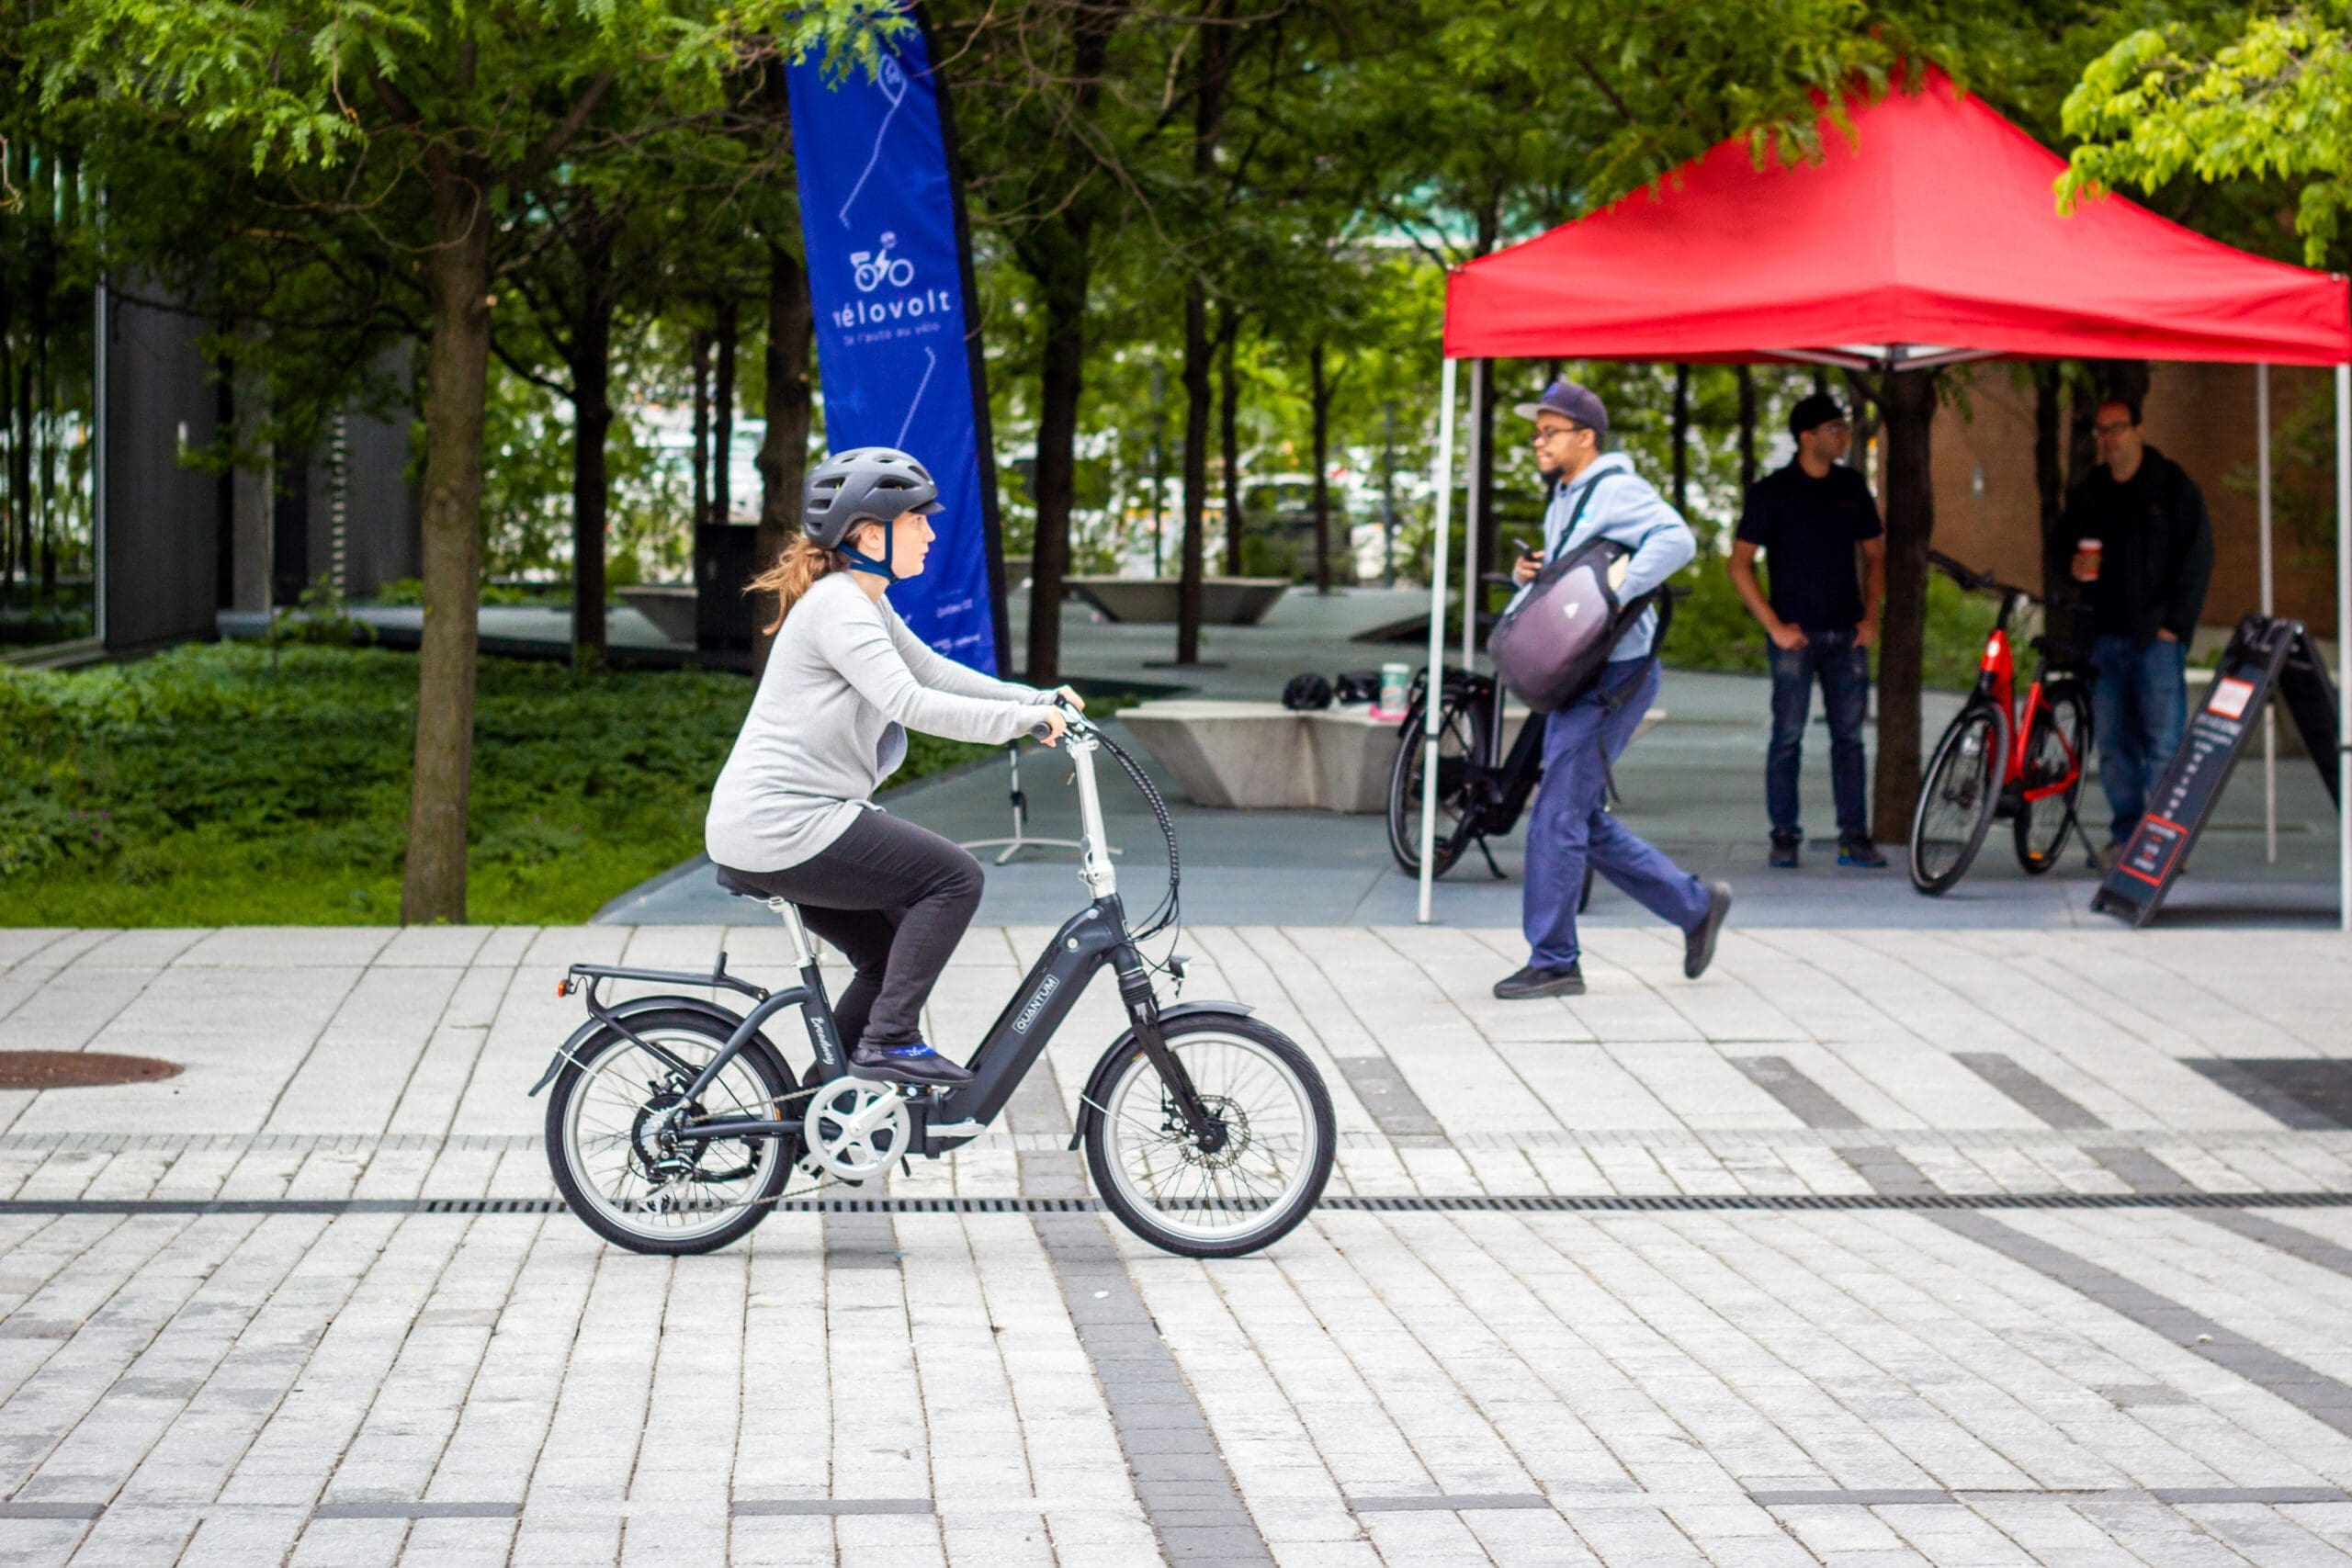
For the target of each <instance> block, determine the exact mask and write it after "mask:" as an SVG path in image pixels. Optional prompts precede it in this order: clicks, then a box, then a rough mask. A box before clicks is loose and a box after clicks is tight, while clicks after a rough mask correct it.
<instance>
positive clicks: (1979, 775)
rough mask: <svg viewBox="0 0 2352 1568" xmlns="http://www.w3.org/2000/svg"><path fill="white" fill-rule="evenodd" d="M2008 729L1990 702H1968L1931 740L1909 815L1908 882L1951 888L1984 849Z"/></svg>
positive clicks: (1933, 890) (1922, 887)
mask: <svg viewBox="0 0 2352 1568" xmlns="http://www.w3.org/2000/svg"><path fill="white" fill-rule="evenodd" d="M2008 765H2009V727H2008V724H2007V721H2006V720H2005V719H2003V717H2002V716H2001V714H2000V710H1999V709H1997V708H1996V707H1994V706H1993V705H1992V704H1990V703H1977V702H1972V703H1970V704H1969V705H1967V706H1966V707H1964V708H1962V709H1961V710H1960V716H1959V717H1958V718H1955V719H1953V720H1952V721H1951V728H1949V729H1947V730H1945V731H1944V737H1943V739H1941V740H1939V741H1938V742H1937V743H1936V754H1935V756H1934V757H1933V758H1932V759H1931V760H1930V761H1928V776H1927V778H1926V779H1925V780H1924V781H1923V782H1922V783H1921V784H1920V786H1919V807H1918V809H1917V811H1916V812H1914V813H1913V814H1912V818H1911V886H1914V887H1917V889H1918V890H1919V891H1920V892H1922V893H1927V894H1931V895H1932V894H1941V893H1945V892H1948V891H1950V889H1951V886H1953V885H1954V884H1955V883H1957V882H1958V881H1959V880H1960V879H1961V878H1962V876H1965V875H1966V874H1968V868H1969V866H1970V864H1972V863H1973V862H1974V861H1975V859H1976V852H1977V851H1978V850H1980V849H1982V848H1983V847H1984V844H1985V829H1988V828H1990V827H1992V825H1993V813H1994V810H1995V809H1996V807H1998V806H1999V805H2000V800H2001V780H2002V778H2003V776H2004V775H2005V774H2006V773H2007V772H2008Z"/></svg>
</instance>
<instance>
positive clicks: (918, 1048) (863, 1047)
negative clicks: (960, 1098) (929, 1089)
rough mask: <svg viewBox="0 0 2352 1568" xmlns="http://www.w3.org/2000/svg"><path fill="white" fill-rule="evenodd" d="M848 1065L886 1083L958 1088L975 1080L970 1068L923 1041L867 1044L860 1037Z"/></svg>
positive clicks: (859, 1075) (862, 1074) (858, 1072)
mask: <svg viewBox="0 0 2352 1568" xmlns="http://www.w3.org/2000/svg"><path fill="white" fill-rule="evenodd" d="M849 1066H850V1071H852V1072H854V1073H855V1074H856V1075H857V1076H858V1077H862V1078H879V1079H881V1080H882V1081H883V1082H884V1083H903V1084H915V1085H918V1086H921V1085H933V1086H936V1087H939V1088H943V1089H955V1088H957V1087H959V1086H961V1085H964V1084H967V1083H970V1082H971V1081H972V1075H971V1072H970V1070H969V1069H967V1068H966V1067H963V1066H958V1065H957V1064H956V1063H954V1062H951V1061H949V1060H948V1059H947V1058H946V1057H944V1056H943V1055H940V1054H939V1053H938V1052H936V1051H934V1050H933V1049H932V1048H931V1047H930V1046H928V1045H925V1044H923V1043H922V1042H921V1041H917V1042H916V1043H914V1044H912V1045H868V1044H866V1043H865V1042H864V1041H862V1040H861V1041H860V1042H858V1043H857V1044H856V1045H855V1046H854V1047H852V1049H851V1051H850V1054H849Z"/></svg>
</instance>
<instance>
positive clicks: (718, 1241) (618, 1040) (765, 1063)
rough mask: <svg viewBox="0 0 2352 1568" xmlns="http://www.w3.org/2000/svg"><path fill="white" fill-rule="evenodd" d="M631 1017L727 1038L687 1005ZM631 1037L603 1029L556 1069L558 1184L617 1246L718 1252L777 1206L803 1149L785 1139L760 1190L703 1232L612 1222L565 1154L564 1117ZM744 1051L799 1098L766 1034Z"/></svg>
mask: <svg viewBox="0 0 2352 1568" xmlns="http://www.w3.org/2000/svg"><path fill="white" fill-rule="evenodd" d="M629 1026H630V1027H631V1028H632V1029H635V1030H638V1031H639V1032H651V1031H654V1030H657V1029H682V1030H684V1031H685V1032H691V1033H695V1034H699V1035H701V1036H702V1037H703V1038H704V1039H706V1040H709V1041H711V1042H712V1043H713V1044H714V1045H724V1044H725V1043H727V1033H726V1032H725V1031H724V1030H723V1029H721V1028H720V1026H719V1025H718V1022H717V1021H714V1020H712V1019H711V1018H709V1017H707V1016H706V1015H704V1014H702V1013H698V1012H689V1011H686V1010H684V1009H680V1010H674V1011H671V1010H664V1011H661V1012H649V1013H639V1014H633V1015H632V1016H631V1017H630V1019H629ZM628 1043H629V1041H628V1036H626V1035H624V1034H622V1033H621V1032H619V1031H617V1030H614V1029H603V1030H599V1031H598V1032H596V1033H594V1034H593V1035H591V1036H590V1037H589V1038H588V1041H587V1043H584V1044H582V1046H581V1047H580V1048H579V1050H577V1051H576V1052H574V1053H573V1054H572V1057H571V1060H570V1061H568V1062H566V1063H565V1064H564V1065H563V1071H562V1072H560V1073H559V1074H557V1075H556V1080H555V1083H554V1084H553V1085H552V1086H551V1087H550V1088H549V1089H548V1113H547V1129H546V1131H547V1154H548V1170H549V1171H550V1172H552V1173H553V1174H554V1177H555V1184H556V1190H558V1191H560V1192H561V1193H562V1194H563V1201H564V1202H565V1204H566V1205H567V1206H568V1207H569V1208H570V1209H571V1213H572V1214H573V1216H574V1217H576V1218H577V1219H578V1220H579V1221H580V1223H581V1224H584V1225H586V1226H587V1227H588V1228H589V1229H590V1230H592V1231H594V1232H595V1233H596V1234H597V1235H600V1236H602V1237H604V1238H605V1240H606V1241H608V1242H611V1243H612V1244H613V1245H614V1246H615V1247H623V1248H625V1249H627V1250H628V1251H630V1252H636V1253H642V1254H645V1255H647V1256H650V1257H666V1258H679V1257H687V1256H691V1255H693V1254H695V1253H703V1252H716V1251H718V1249H719V1248H720V1247H728V1246H731V1245H732V1244H734V1243H735V1242H738V1241H740V1240H741V1239H742V1238H743V1237H744V1236H746V1235H750V1234H751V1233H752V1230H753V1229H754V1228H755V1227H756V1226H757V1225H758V1224H759V1223H760V1222H761V1221H762V1220H764V1219H766V1218H767V1217H768V1212H769V1210H770V1209H772V1208H773V1207H774V1206H775V1200H776V1198H777V1196H778V1195H779V1194H781V1193H782V1192H783V1191H784V1189H785V1186H786V1183H787V1182H788V1181H790V1179H791V1178H792V1172H793V1170H794V1168H795V1165H794V1161H795V1159H796V1157H797V1153H798V1149H799V1140H798V1139H797V1137H793V1138H787V1139H786V1140H784V1143H785V1148H784V1151H783V1157H782V1158H780V1159H778V1160H777V1161H776V1162H775V1169H774V1171H773V1172H772V1173H771V1174H770V1176H769V1177H768V1179H767V1180H766V1181H765V1182H763V1183H762V1185H761V1190H759V1191H758V1192H756V1193H754V1194H753V1195H752V1201H750V1202H748V1203H747V1204H745V1206H744V1207H743V1208H742V1209H741V1211H740V1212H739V1213H737V1214H736V1216H735V1217H734V1218H733V1219H731V1220H729V1221H728V1222H727V1223H726V1224H722V1225H719V1226H718V1227H717V1228H716V1229H714V1230H711V1231H707V1232H706V1233H704V1234H703V1235H696V1236H690V1237H685V1238H683V1239H681V1240H677V1241H665V1240H662V1239H660V1238H656V1237H650V1236H645V1235H639V1234H638V1233H636V1232H634V1231H629V1230H625V1229H623V1228H622V1227H620V1226H618V1225H616V1224H612V1223H611V1222H610V1221H608V1220H607V1219H606V1218H605V1215H604V1213H603V1212H602V1211H601V1210H600V1209H599V1208H598V1207H597V1206H596V1204H594V1202H592V1201H590V1200H589V1197H588V1194H587V1193H586V1191H585V1190H582V1187H581V1185H580V1183H579V1181H578V1179H575V1178H574V1176H573V1175H572V1172H571V1165H570V1163H569V1162H568V1161H567V1160H565V1158H564V1156H563V1123H564V1119H565V1112H566V1108H567V1107H568V1106H569V1105H570V1103H571V1096H572V1094H573V1093H574V1092H576V1091H577V1090H578V1089H579V1086H580V1082H581V1080H582V1078H584V1077H587V1072H588V1069H589V1068H590V1067H591V1066H594V1064H595V1063H596V1061H597V1060H598V1059H599V1058H600V1057H602V1056H603V1055H605V1052H606V1051H608V1050H611V1049H612V1048H614V1047H615V1046H617V1045H626V1044H628ZM743 1056H744V1058H745V1059H746V1060H748V1061H749V1062H750V1063H751V1065H752V1072H753V1073H755V1074H757V1075H758V1076H759V1077H760V1078H761V1079H762V1080H763V1082H764V1083H765V1084H766V1085H767V1087H768V1089H770V1090H771V1091H772V1092H773V1093H774V1094H775V1097H776V1098H777V1099H778V1100H783V1101H784V1102H785V1103H786V1104H797V1100H792V1099H790V1098H789V1097H791V1096H792V1095H794V1094H796V1093H797V1091H798V1089H799V1087H800V1085H799V1080H798V1079H797V1077H795V1076H794V1074H793V1071H792V1066H791V1064H789V1063H788V1062H786V1060H785V1059H784V1056H783V1055H782V1053H780V1052H778V1051H777V1050H776V1049H775V1047H774V1045H773V1044H771V1043H769V1042H768V1041H767V1040H766V1039H765V1038H764V1037H763V1036H759V1035H754V1036H752V1039H751V1041H750V1042H749V1043H746V1044H745V1045H744V1047H743Z"/></svg>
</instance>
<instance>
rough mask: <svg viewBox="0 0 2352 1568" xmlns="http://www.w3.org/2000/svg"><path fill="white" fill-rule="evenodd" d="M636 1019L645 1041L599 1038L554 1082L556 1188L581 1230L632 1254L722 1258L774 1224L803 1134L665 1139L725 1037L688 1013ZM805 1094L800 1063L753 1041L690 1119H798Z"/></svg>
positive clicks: (551, 1126) (551, 1145)
mask: <svg viewBox="0 0 2352 1568" xmlns="http://www.w3.org/2000/svg"><path fill="white" fill-rule="evenodd" d="M628 1023H629V1029H630V1031H631V1032H632V1033H633V1034H634V1035H635V1036H636V1038H634V1039H632V1038H630V1036H629V1035H625V1034H622V1033H619V1032H616V1031H614V1030H610V1029H606V1030H604V1031H601V1032H598V1033H597V1034H596V1035H595V1036H594V1037H593V1038H592V1039H591V1040H589V1042H588V1043H586V1044H585V1045H582V1047H581V1048H580V1049H579V1051H578V1052H577V1053H576V1054H575V1055H573V1056H572V1058H571V1061H569V1062H567V1063H565V1064H564V1067H563V1071H562V1072H561V1073H560V1074H559V1075H557V1077H556V1080H555V1087H554V1089H553V1090H552V1091H551V1092H550V1093H549V1094H548V1120H547V1145H548V1166H549V1167H550V1168H552V1169H553V1171H554V1174H555V1184H556V1186H557V1188H558V1189H560V1190H561V1191H562V1193H563V1201H564V1202H565V1203H567V1204H568V1205H570V1207H571V1212H572V1213H574V1214H576V1215H578V1216H579V1218H580V1220H581V1222H582V1224H585V1225H587V1227H588V1228H589V1229H590V1230H593V1231H594V1232H595V1233H596V1234H597V1235H601V1236H603V1237H604V1238H605V1240H607V1241H610V1242H614V1243H616V1244H617V1245H619V1246H622V1247H628V1249H629V1250H630V1251H631V1252H654V1253H688V1252H710V1251H714V1250H716V1249H717V1248H718V1247H725V1246H726V1245H727V1244H728V1243H729V1242H731V1241H733V1240H735V1239H736V1238H737V1237H739V1236H741V1235H744V1234H745V1233H746V1232H748V1231H749V1230H751V1228H752V1226H754V1225H756V1224H759V1223H760V1222H761V1221H762V1220H763V1219H765V1218H767V1213H768V1207H769V1205H771V1204H772V1203H773V1202H774V1201H775V1198H776V1196H777V1194H779V1193H781V1192H782V1191H783V1190H784V1185H785V1182H786V1179H787V1178H789V1177H790V1176H791V1174H792V1162H793V1159H794V1158H795V1156H797V1154H798V1152H799V1146H800V1139H799V1135H798V1134H797V1130H795V1131H792V1132H789V1133H786V1134H783V1135H780V1136H778V1137H773V1138H746V1139H741V1140H726V1141H719V1140H713V1141H712V1142H709V1143H706V1144H700V1145H696V1144H693V1143H676V1144H673V1143H667V1142H665V1141H664V1139H663V1137H662V1133H663V1130H664V1127H665V1125H666V1123H667V1122H668V1121H669V1120H670V1119H671V1118H672V1117H673V1116H674V1115H675V1114H676V1113H677V1112H678V1111H679V1108H680V1106H681V1104H682V1102H683V1091H684V1089H686V1088H687V1087H689V1085H690V1084H691V1083H692V1080H693V1078H694V1077H695V1075H696V1074H699V1073H700V1072H701V1071H702V1069H703V1068H704V1067H705V1066H707V1065H708V1064H709V1062H710V1059H711V1058H712V1057H713V1056H716V1055H718V1053H719V1052H720V1051H721V1050H722V1049H723V1048H725V1046H726V1044H727V1032H726V1030H725V1029H724V1028H723V1027H721V1026H720V1025H718V1024H717V1023H715V1022H714V1021H711V1020H710V1019H708V1018H706V1017H704V1016H703V1015H702V1014H700V1013H695V1012H688V1011H684V1010H678V1011H674V1012H673V1011H662V1012H651V1013H646V1014H642V1015H639V1016H633V1017H631V1018H630V1019H629V1021H628ZM640 1042H641V1043H640ZM649 1046H650V1047H653V1048H654V1049H651V1050H649V1049H648V1047H649ZM797 1088H798V1085H797V1084H796V1083H795V1082H794V1079H793V1074H792V1068H791V1067H790V1066H787V1065H786V1063H785V1061H784V1060H783V1058H782V1057H780V1056H779V1055H776V1053H775V1050H774V1049H773V1048H772V1047H771V1046H770V1045H769V1044H768V1043H767V1042H766V1041H765V1040H764V1039H762V1038H754V1039H753V1040H752V1042H751V1043H749V1044H748V1045H746V1046H745V1047H744V1048H743V1049H742V1051H741V1052H740V1053H739V1054H738V1055H736V1056H734V1057H733V1058H732V1059H731V1060H730V1061H729V1062H728V1064H727V1066H724V1067H722V1068H720V1069H719V1073H718V1077H716V1078H715V1079H713V1080H712V1081H711V1085H710V1087H709V1088H708V1089H705V1090H704V1091H703V1093H702V1095H701V1097H700V1098H699V1099H698V1100H695V1101H694V1102H693V1104H692V1105H691V1106H690V1107H689V1108H688V1109H687V1111H686V1114H687V1115H689V1116H694V1117H703V1116H780V1115H781V1116H786V1117H791V1116H793V1115H794V1113H797V1110H798V1107H797V1104H793V1103H789V1101H790V1100H791V1097H792V1095H793V1093H794V1091H795V1089H797ZM794 1125H795V1127H796V1129H797V1122H794Z"/></svg>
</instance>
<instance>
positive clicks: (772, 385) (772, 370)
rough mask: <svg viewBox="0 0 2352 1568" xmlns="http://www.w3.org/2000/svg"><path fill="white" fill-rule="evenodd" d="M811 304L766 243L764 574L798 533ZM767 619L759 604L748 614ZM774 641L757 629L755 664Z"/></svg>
mask: <svg viewBox="0 0 2352 1568" xmlns="http://www.w3.org/2000/svg"><path fill="white" fill-rule="evenodd" d="M816 324H817V318H816V308H815V307H814V306H813V305H811V304H810V303H809V270H808V268H806V267H804V266H802V265H800V258H799V257H798V256H796V255H794V254H792V253H791V252H790V251H788V250H786V249H785V248H784V247H783V246H782V245H779V244H775V243H770V244H769V245H768V346H767V358H766V361H765V366H766V370H767V383H768V392H767V401H766V404H765V406H764V408H763V412H764V413H765V414H766V415H767V426H768V428H767V436H766V438H765V439H764V440H763V441H762V442H761V443H760V457H759V464H760V532H759V537H758V538H757V540H755V541H754V544H753V553H754V554H756V555H757V556H758V558H759V566H760V570H762V571H765V570H767V569H768V568H769V567H770V566H771V565H773V564H775V559H776V558H777V557H778V556H780V555H782V554H783V553H784V548H785V547H786V545H788V544H790V543H791V542H792V536H794V535H795V534H797V533H798V532H799V531H800V484H801V479H803V477H804V476H805V475H806V474H807V472H808V468H809V423H810V414H811V412H812V411H813V409H814V407H815V400H814V399H813V398H812V397H811V395H810V393H809V353H810V350H811V348H812V345H813V344H814V340H815V333H816ZM755 614H756V615H757V617H758V622H759V625H760V626H761V627H762V628H765V626H767V623H768V615H767V609H766V607H765V606H764V605H763V606H761V607H759V608H758V610H757V611H756V612H755ZM774 640H775V639H774V638H773V637H769V636H768V635H767V633H766V631H765V630H764V629H763V630H762V631H761V632H760V637H759V647H758V663H759V667H760V668H761V669H765V668H766V667H767V661H768V647H769V645H770V644H771V643H772V642H773V641H774Z"/></svg>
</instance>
